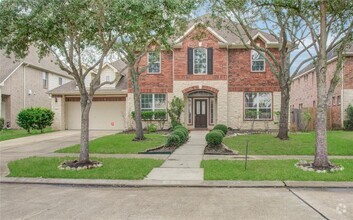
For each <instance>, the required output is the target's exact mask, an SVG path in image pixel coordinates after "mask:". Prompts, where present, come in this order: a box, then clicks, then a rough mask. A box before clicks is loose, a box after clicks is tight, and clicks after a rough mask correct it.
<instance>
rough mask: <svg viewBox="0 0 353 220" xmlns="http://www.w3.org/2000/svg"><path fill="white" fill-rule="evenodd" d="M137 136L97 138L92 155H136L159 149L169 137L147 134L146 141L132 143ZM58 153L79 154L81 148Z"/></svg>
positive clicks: (93, 144) (76, 147) (61, 150)
mask: <svg viewBox="0 0 353 220" xmlns="http://www.w3.org/2000/svg"><path fill="white" fill-rule="evenodd" d="M134 137H135V134H122V133H120V134H113V135H108V136H104V137H101V138H97V139H95V140H93V141H91V142H90V147H89V150H90V153H98V154H134V153H138V152H141V151H145V150H146V149H149V148H154V147H158V146H160V145H163V144H165V143H166V141H167V137H166V136H164V135H161V134H146V135H145V137H146V138H147V139H146V140H144V141H132V139H133V138H134ZM56 152H57V153H79V152H80V146H79V145H74V146H71V147H66V148H62V149H59V150H57V151H56Z"/></svg>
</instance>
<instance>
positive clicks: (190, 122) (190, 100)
mask: <svg viewBox="0 0 353 220" xmlns="http://www.w3.org/2000/svg"><path fill="white" fill-rule="evenodd" d="M188 124H192V98H188Z"/></svg>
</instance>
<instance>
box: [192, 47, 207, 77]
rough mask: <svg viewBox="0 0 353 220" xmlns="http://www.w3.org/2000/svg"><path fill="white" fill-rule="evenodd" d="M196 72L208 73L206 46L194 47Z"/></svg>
mask: <svg viewBox="0 0 353 220" xmlns="http://www.w3.org/2000/svg"><path fill="white" fill-rule="evenodd" d="M193 63H194V74H206V73H207V50H206V48H195V49H194V61H193Z"/></svg>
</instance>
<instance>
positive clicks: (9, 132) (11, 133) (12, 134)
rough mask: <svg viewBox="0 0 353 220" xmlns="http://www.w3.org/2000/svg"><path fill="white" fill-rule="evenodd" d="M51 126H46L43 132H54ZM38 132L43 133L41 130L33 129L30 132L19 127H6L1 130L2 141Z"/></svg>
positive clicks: (0, 138)
mask: <svg viewBox="0 0 353 220" xmlns="http://www.w3.org/2000/svg"><path fill="white" fill-rule="evenodd" d="M53 131H54V130H52V129H51V128H46V129H44V131H43V133H49V132H53ZM37 134H42V133H40V130H32V131H31V133H30V134H28V132H27V131H26V130H23V129H19V130H15V129H5V130H2V131H0V141H5V140H10V139H15V138H20V137H27V136H32V135H37Z"/></svg>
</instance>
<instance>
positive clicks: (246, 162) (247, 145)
mask: <svg viewBox="0 0 353 220" xmlns="http://www.w3.org/2000/svg"><path fill="white" fill-rule="evenodd" d="M248 148H249V140H246V146H245V170H246V165H247V164H248Z"/></svg>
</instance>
